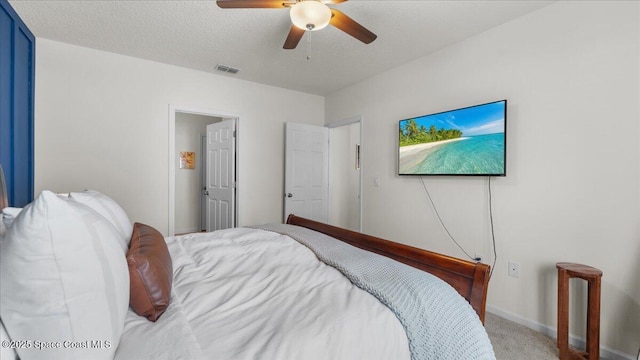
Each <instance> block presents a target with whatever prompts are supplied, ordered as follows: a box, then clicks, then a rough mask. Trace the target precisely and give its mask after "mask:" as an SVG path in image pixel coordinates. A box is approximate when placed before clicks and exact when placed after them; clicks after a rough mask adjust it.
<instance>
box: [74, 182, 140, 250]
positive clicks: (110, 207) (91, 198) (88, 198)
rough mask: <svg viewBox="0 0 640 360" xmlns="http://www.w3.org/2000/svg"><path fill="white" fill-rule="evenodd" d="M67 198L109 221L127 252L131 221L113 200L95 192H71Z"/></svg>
mask: <svg viewBox="0 0 640 360" xmlns="http://www.w3.org/2000/svg"><path fill="white" fill-rule="evenodd" d="M69 196H71V198H72V199H74V200H75V201H77V202H79V203H82V204H84V205H86V206H88V207H90V208H92V209H93V210H95V211H96V212H98V214H100V215H102V216H104V217H105V218H107V220H109V221H110V222H111V223H112V224H113V226H115V227H116V229H118V231H119V232H120V234H122V238H123V239H124V240H123V241H124V251H125V253H126V252H127V249H128V248H129V242H130V241H131V233H132V232H133V225H132V224H131V220H129V217H128V216H127V213H126V212H125V211H124V209H122V207H120V205H118V203H117V202H115V200H113V199H111V198H110V197H108V196H107V195H105V194H103V193H101V192H98V191H95V190H85V191H83V192H72V193H71V194H70V195H69Z"/></svg>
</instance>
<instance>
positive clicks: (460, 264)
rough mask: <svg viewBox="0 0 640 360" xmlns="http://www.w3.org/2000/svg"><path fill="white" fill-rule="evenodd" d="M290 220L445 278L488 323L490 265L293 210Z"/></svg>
mask: <svg viewBox="0 0 640 360" xmlns="http://www.w3.org/2000/svg"><path fill="white" fill-rule="evenodd" d="M287 224H291V225H298V226H302V227H305V228H308V229H311V230H315V231H318V232H321V233H324V234H327V235H329V236H331V237H334V238H336V239H339V240H342V241H344V242H346V243H348V244H351V245H353V246H356V247H359V248H361V249H364V250H368V251H371V252H374V253H376V254H380V255H383V256H386V257H388V258H391V259H394V260H396V261H399V262H402V263H404V264H407V265H410V266H413V267H415V268H417V269H420V270H423V271H427V272H429V273H431V274H433V275H435V276H437V277H439V278H441V279H442V280H444V281H446V282H447V283H449V284H450V285H451V286H452V287H453V288H454V289H456V290H457V291H458V292H459V293H460V295H462V296H463V297H464V298H465V299H467V301H469V303H470V304H471V306H472V307H473V309H474V310H475V311H476V313H478V316H479V317H480V320H481V321H482V323H484V313H485V308H486V303H487V289H488V286H489V269H490V266H489V265H487V264H482V263H475V262H471V261H466V260H462V259H458V258H455V257H451V256H447V255H442V254H438V253H435V252H431V251H427V250H423V249H419V248H416V247H413V246H409V245H404V244H399V243H396V242H393V241H389V240H385V239H381V238H378V237H375V236H371V235H366V234H362V233H359V232H355V231H351V230H347V229H343V228H339V227H337V226H332V225H327V224H323V223H320V222H317V221H313V220H309V219H305V218H302V217H299V216H295V215H293V214H291V215H289V217H288V218H287Z"/></svg>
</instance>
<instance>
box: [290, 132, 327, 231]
mask: <svg viewBox="0 0 640 360" xmlns="http://www.w3.org/2000/svg"><path fill="white" fill-rule="evenodd" d="M285 127H286V131H285V135H286V140H285V177H284V191H285V197H284V199H285V200H284V220H285V221H286V220H287V217H288V216H289V214H295V215H298V216H302V217H305V218H308V219H312V220H316V221H321V222H325V223H326V222H327V221H328V206H327V204H328V192H329V191H328V189H329V129H328V128H326V127H322V126H313V125H306V124H296V123H286V125H285Z"/></svg>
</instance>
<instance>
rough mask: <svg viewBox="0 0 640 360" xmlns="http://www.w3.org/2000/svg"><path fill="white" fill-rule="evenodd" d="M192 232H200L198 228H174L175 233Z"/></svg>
mask: <svg viewBox="0 0 640 360" xmlns="http://www.w3.org/2000/svg"><path fill="white" fill-rule="evenodd" d="M194 232H200V230H198V229H197V228H193V229H176V231H175V233H176V235H183V234H190V233H194Z"/></svg>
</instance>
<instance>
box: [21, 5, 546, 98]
mask: <svg viewBox="0 0 640 360" xmlns="http://www.w3.org/2000/svg"><path fill="white" fill-rule="evenodd" d="M552 2H553V1H518V0H516V1H497V0H489V1H480V0H474V1H451V0H450V1H390V0H388V1H380V0H379V1H363V0H351V1H348V2H344V3H341V4H336V5H331V7H335V8H337V9H339V10H341V11H342V12H344V13H345V14H346V15H348V16H350V17H351V18H353V19H354V20H356V21H358V22H359V23H361V24H362V25H364V26H365V27H367V28H368V29H369V30H371V31H373V32H374V33H375V34H376V35H378V38H377V39H376V40H375V41H374V42H373V43H371V44H369V45H365V44H363V43H361V42H359V41H358V40H356V39H354V38H352V37H350V36H349V35H347V34H345V33H343V32H341V31H340V30H338V29H336V28H333V27H331V26H329V27H327V28H325V29H323V30H320V31H316V32H313V33H311V36H310V37H309V36H308V35H309V32H307V34H305V36H304V37H303V38H302V40H301V41H300V43H299V44H298V47H297V48H296V49H295V50H284V49H282V45H283V44H284V40H285V38H286V36H287V33H288V31H289V28H290V24H291V23H290V19H289V12H288V10H287V9H220V8H219V7H218V6H217V5H216V3H215V1H212V0H211V1H208V0H207V1H148V0H145V1H132V0H118V1H97V0H93V1H72V0H64V1H51V0H48V1H23V0H13V1H10V3H11V5H12V6H13V7H14V9H15V10H16V12H17V13H18V14H19V15H20V17H21V18H22V19H23V20H24V21H25V23H26V24H27V26H29V28H30V29H31V31H32V32H33V33H34V34H35V35H36V37H39V38H46V39H51V40H56V41H61V42H65V43H71V44H76V45H80V46H85V47H90V48H95V49H100V50H106V51H110V52H114V53H119V54H124V55H129V56H135V57H139V58H143V59H149V60H154V61H158V62H162V63H167V64H173V65H178V66H182V67H186V68H192V69H197V70H202V71H206V72H211V73H216V74H223V73H220V72H218V71H216V70H215V66H216V64H224V65H228V66H232V67H236V68H239V69H240V72H238V73H237V74H236V75H228V74H225V76H233V77H235V78H239V79H245V80H250V81H255V82H259V83H264V84H269V85H274V86H278V87H283V88H288V89H293V90H298V91H303V92H308V93H313V94H319V95H326V94H328V93H331V92H333V91H336V90H339V89H341V88H344V87H346V86H348V85H351V84H353V83H356V82H358V81H360V80H363V79H365V78H367V77H370V76H373V75H375V74H377V73H380V72H382V71H385V70H388V69H391V68H393V67H395V66H398V65H400V64H403V63H406V62H409V61H411V60H414V59H416V58H419V57H421V56H424V55H427V54H429V53H432V52H434V51H437V50H439V49H441V48H443V47H446V46H448V45H450V44H453V43H456V42H459V41H461V40H464V39H466V38H469V37H471V36H474V35H475V34H478V33H481V32H483V31H485V30H487V29H490V28H492V27H495V26H497V25H500V24H503V23H505V22H508V21H510V20H511V19H514V18H516V17H519V16H522V15H524V14H526V13H529V12H531V11H535V10H537V9H539V8H541V7H544V6H546V5H549V4H550V3H552ZM307 57H309V59H307Z"/></svg>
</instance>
